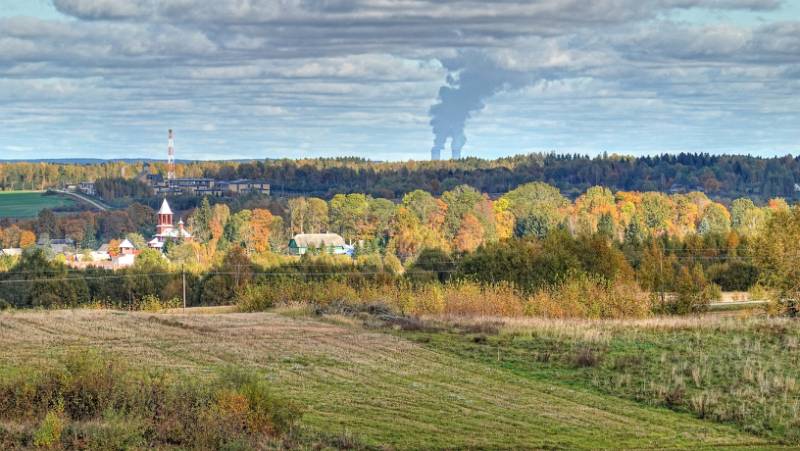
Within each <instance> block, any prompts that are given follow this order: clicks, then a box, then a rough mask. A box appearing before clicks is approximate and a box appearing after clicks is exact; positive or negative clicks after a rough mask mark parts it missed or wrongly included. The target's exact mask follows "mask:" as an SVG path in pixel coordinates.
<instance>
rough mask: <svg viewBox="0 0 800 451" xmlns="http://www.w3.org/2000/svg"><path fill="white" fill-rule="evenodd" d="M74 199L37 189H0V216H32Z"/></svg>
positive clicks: (67, 204) (66, 204)
mask: <svg viewBox="0 0 800 451" xmlns="http://www.w3.org/2000/svg"><path fill="white" fill-rule="evenodd" d="M73 204H75V201H73V200H72V199H69V198H67V197H64V196H59V195H45V193H42V192H37V191H0V218H18V219H25V218H33V217H35V216H36V215H37V214H38V213H39V211H40V210H43V209H45V208H55V207H65V206H69V205H73Z"/></svg>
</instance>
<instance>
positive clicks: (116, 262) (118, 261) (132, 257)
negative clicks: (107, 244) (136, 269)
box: [111, 238, 138, 269]
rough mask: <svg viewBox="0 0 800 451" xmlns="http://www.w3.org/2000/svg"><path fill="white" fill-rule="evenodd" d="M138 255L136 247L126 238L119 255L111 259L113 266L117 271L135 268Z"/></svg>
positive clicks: (120, 246)
mask: <svg viewBox="0 0 800 451" xmlns="http://www.w3.org/2000/svg"><path fill="white" fill-rule="evenodd" d="M137 254H138V252H137V251H136V247H134V245H133V243H131V242H130V241H129V240H128V239H127V238H126V239H125V240H123V241H122V242H121V243H119V254H117V255H115V256H113V257H111V262H112V265H111V266H112V267H113V268H115V269H117V268H127V267H129V266H133V264H134V262H135V261H136V255H137Z"/></svg>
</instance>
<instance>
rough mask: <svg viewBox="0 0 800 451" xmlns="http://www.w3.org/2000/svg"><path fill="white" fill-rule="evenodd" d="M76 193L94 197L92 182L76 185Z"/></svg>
mask: <svg viewBox="0 0 800 451" xmlns="http://www.w3.org/2000/svg"><path fill="white" fill-rule="evenodd" d="M78 191H80V192H82V193H83V194H86V195H88V196H94V195H96V194H97V190H96V189H95V187H94V182H80V183H78Z"/></svg>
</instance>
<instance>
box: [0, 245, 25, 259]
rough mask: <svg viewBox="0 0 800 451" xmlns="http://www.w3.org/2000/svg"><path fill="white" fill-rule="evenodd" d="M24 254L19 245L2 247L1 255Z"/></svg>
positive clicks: (14, 255)
mask: <svg viewBox="0 0 800 451" xmlns="http://www.w3.org/2000/svg"><path fill="white" fill-rule="evenodd" d="M20 255H22V249H20V248H18V247H10V248H8V249H0V257H1V256H5V257H17V256H20Z"/></svg>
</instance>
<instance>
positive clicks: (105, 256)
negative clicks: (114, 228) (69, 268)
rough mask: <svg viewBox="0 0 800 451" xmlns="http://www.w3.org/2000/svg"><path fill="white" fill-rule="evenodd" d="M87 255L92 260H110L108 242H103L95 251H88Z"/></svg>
mask: <svg viewBox="0 0 800 451" xmlns="http://www.w3.org/2000/svg"><path fill="white" fill-rule="evenodd" d="M89 255H90V257H91V259H92V261H93V262H101V261H107V260H111V254H109V253H108V243H105V244H103V245H102V246H100V247H99V248H98V249H97V250H96V251H92V252H90V254H89Z"/></svg>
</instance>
